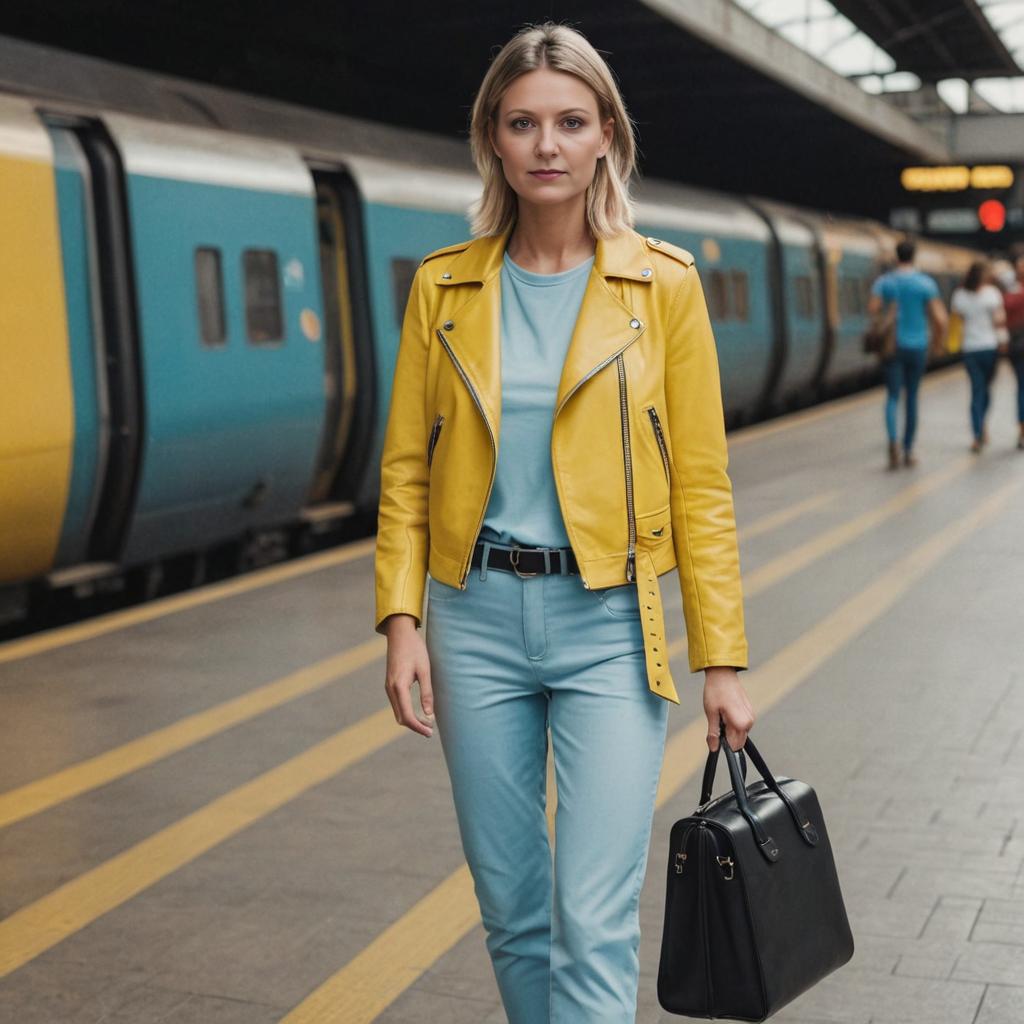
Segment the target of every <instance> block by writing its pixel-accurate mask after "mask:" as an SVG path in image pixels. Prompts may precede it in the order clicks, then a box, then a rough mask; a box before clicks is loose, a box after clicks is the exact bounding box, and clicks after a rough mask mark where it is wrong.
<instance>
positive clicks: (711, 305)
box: [708, 270, 729, 320]
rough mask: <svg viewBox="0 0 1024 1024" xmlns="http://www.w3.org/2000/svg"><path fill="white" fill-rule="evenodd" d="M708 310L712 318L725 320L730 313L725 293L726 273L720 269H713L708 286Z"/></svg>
mask: <svg viewBox="0 0 1024 1024" xmlns="http://www.w3.org/2000/svg"><path fill="white" fill-rule="evenodd" d="M708 311H709V313H710V314H711V319H712V320H724V319H725V318H726V317H727V316H728V315H729V310H728V306H727V304H726V294H725V274H723V273H722V271H720V270H712V271H711V284H710V287H709V288H708Z"/></svg>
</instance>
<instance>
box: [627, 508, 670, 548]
mask: <svg viewBox="0 0 1024 1024" xmlns="http://www.w3.org/2000/svg"><path fill="white" fill-rule="evenodd" d="M636 535H637V537H644V538H646V539H647V540H648V542H650V543H653V544H657V543H658V542H659V541H662V540H667V539H668V538H669V537H671V536H672V507H671V505H666V506H665V507H664V508H659V509H658V510H657V511H656V512H645V513H644V514H643V515H638V516H637V517H636Z"/></svg>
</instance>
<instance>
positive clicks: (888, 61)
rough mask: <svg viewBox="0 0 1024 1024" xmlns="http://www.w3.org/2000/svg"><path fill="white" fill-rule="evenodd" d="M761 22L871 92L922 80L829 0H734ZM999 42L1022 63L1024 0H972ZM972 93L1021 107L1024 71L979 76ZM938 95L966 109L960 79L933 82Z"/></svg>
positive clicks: (1009, 108)
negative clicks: (1007, 76) (898, 65)
mask: <svg viewBox="0 0 1024 1024" xmlns="http://www.w3.org/2000/svg"><path fill="white" fill-rule="evenodd" d="M734 2H735V3H736V4H737V6H739V7H741V8H743V9H744V10H745V11H747V13H748V14H750V15H752V16H753V17H754V18H756V19H757V20H758V21H760V22H761V23H762V24H763V25H766V26H767V27H768V28H771V29H773V30H774V31H775V32H778V33H779V35H781V36H783V37H785V38H786V39H788V40H789V41H790V42H791V43H793V44H794V45H796V46H799V47H800V48H801V49H802V50H804V51H806V52H807V53H809V54H810V55H811V56H813V57H815V58H817V59H818V60H820V61H821V62H822V63H824V64H826V65H827V66H828V67H830V68H832V70H833V71H835V72H836V73H837V74H840V75H842V76H844V77H845V78H849V79H851V80H853V81H855V82H857V84H858V85H860V87H861V88H862V89H864V90H865V91H867V92H871V93H887V92H904V91H912V90H915V89H919V88H920V87H921V80H920V79H919V78H918V77H917V76H916V75H915V74H913V73H912V72H909V71H904V70H901V69H900V68H898V67H897V66H896V62H895V61H894V60H893V58H892V57H891V56H890V55H889V54H888V53H887V52H886V51H885V50H883V49H882V48H881V47H880V46H878V45H877V44H876V43H875V42H874V41H873V40H871V39H870V38H869V37H868V36H867V35H865V34H864V33H863V32H862V31H860V29H858V28H857V26H856V25H855V24H854V23H853V22H852V21H850V19H849V18H847V17H846V16H845V15H843V14H840V13H839V12H838V11H837V10H836V8H835V7H834V6H833V5H832V4H831V3H829V0H734ZM974 2H976V3H977V5H978V7H979V8H980V9H981V10H982V11H983V12H984V14H985V16H986V17H987V18H988V21H989V23H990V24H991V26H992V28H993V30H994V31H995V32H996V34H997V35H998V36H999V37H1000V39H1001V41H1002V43H1003V45H1004V46H1005V47H1006V49H1007V50H1008V51H1009V52H1010V54H1011V55H1012V56H1013V58H1014V60H1015V61H1016V62H1017V64H1018V65H1019V66H1021V67H1024V0H974ZM971 84H972V85H973V87H974V90H975V92H976V93H977V95H978V96H979V97H981V99H983V100H984V101H985V102H986V103H987V104H989V105H991V107H993V108H995V109H996V110H997V111H1003V112H1007V113H1018V112H1022V111H1024V75H1022V76H1016V77H1010V78H977V79H974V81H973V83H971ZM937 88H938V92H939V96H940V97H941V98H942V100H943V101H944V102H945V103H946V104H947V106H949V107H950V109H952V110H953V111H954V112H955V113H964V112H965V111H967V110H968V109H969V106H970V104H969V93H970V86H969V84H968V83H967V82H966V81H964V80H963V79H959V78H947V79H943V80H941V81H939V82H938V83H937Z"/></svg>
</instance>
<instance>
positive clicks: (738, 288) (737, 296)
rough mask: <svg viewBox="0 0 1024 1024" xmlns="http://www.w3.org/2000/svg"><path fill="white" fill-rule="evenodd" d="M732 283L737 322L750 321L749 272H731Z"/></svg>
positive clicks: (733, 304)
mask: <svg viewBox="0 0 1024 1024" xmlns="http://www.w3.org/2000/svg"><path fill="white" fill-rule="evenodd" d="M729 277H730V279H731V281H732V311H733V314H734V315H735V317H736V319H737V320H749V319H750V296H749V294H748V290H747V272H746V271H745V270H733V271H730V273H729Z"/></svg>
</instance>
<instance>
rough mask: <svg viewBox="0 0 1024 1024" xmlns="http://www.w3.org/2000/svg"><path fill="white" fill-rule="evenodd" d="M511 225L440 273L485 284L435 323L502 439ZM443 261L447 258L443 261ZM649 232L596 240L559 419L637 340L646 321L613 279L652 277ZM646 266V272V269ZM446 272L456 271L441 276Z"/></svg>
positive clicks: (444, 281)
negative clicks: (504, 290)
mask: <svg viewBox="0 0 1024 1024" xmlns="http://www.w3.org/2000/svg"><path fill="white" fill-rule="evenodd" d="M509 234H510V231H506V232H504V233H502V234H500V235H488V236H485V237H483V238H477V239H475V240H474V241H473V242H471V243H470V244H469V245H468V246H467V247H466V248H465V249H463V250H462V251H461V252H460V253H458V255H457V256H456V257H455V258H454V259H453V260H452V261H451V262H449V263H447V266H445V269H444V270H438V271H436V273H435V278H434V279H435V281H436V282H437V283H438V284H440V285H449V284H466V283H470V282H474V283H479V284H480V285H481V287H480V288H478V289H477V290H476V291H475V292H474V293H473V294H472V295H471V296H470V297H469V298H468V299H467V300H466V301H465V302H464V303H463V304H462V305H461V306H459V307H458V308H457V309H454V310H451V311H450V313H448V314H446V315H447V316H448V319H447V320H445V321H444V322H442V318H441V316H439V317H438V320H437V322H436V323H435V324H434V330H435V331H436V332H437V333H438V334H439V335H441V336H442V337H443V338H444V340H445V344H446V345H447V347H448V348H449V350H450V352H451V355H452V358H453V359H454V360H455V362H456V363H457V364H458V366H459V369H460V371H461V372H462V374H463V376H464V377H465V378H466V380H467V382H468V383H469V385H470V386H471V388H472V390H473V392H474V394H476V396H477V398H478V399H479V403H480V409H481V412H482V413H483V416H484V419H485V420H486V421H487V423H488V425H489V427H490V429H491V432H492V434H493V436H494V440H495V443H497V440H498V437H499V436H500V430H501V275H500V274H499V273H498V272H499V270H500V269H501V266H502V257H503V254H504V252H505V245H506V243H507V242H508V238H509ZM442 265H443V264H442ZM650 267H651V264H650V259H649V256H648V255H647V252H646V248H645V246H644V241H643V236H642V235H639V234H637V233H636V232H635V231H627V232H623V233H622V234H620V235H618V236H616V237H615V238H611V239H598V241H597V248H596V251H595V253H594V265H593V268H592V269H591V273H590V275H589V277H588V279H587V287H586V290H585V292H584V294H583V300H582V304H581V307H580V311H579V315H578V317H577V320H576V325H575V328H574V330H573V333H572V338H571V339H570V341H569V348H568V351H567V352H566V355H565V362H564V363H563V366H562V373H561V377H560V379H559V382H558V392H557V395H556V399H555V420H556V423H557V419H558V413H559V410H560V409H561V407H562V405H563V404H564V403H565V402H566V401H567V399H568V398H569V396H570V395H571V394H572V393H573V392H574V391H575V390H576V388H578V387H579V386H580V385H581V384H582V383H583V382H584V381H585V380H587V379H588V378H589V377H590V376H592V375H593V374H594V373H595V372H596V371H597V370H599V369H600V368H601V367H602V366H604V365H605V364H606V363H607V362H609V361H610V360H611V359H612V358H613V357H614V356H615V354H616V353H618V352H620V351H622V350H623V349H624V348H626V347H628V346H629V345H630V344H632V343H633V341H635V340H636V339H637V338H638V337H639V336H640V335H641V334H643V332H644V331H645V330H646V326H647V325H646V324H644V323H643V321H642V320H641V319H639V318H638V317H637V315H636V314H635V313H634V312H633V309H632V308H631V305H629V304H627V302H628V299H627V300H624V299H623V298H620V297H619V295H618V294H617V293H618V292H620V291H621V289H620V288H618V287H615V288H613V287H610V286H609V283H608V278H611V277H618V278H627V279H629V280H635V281H640V282H643V283H644V284H648V283H649V282H650V281H651V280H652V278H653V274H651V272H650ZM644 270H647V271H648V273H647V275H646V276H645V275H644V274H643V271H644ZM443 275H451V276H450V277H449V276H443Z"/></svg>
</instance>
